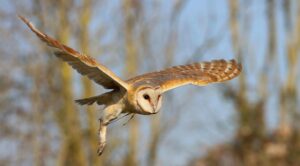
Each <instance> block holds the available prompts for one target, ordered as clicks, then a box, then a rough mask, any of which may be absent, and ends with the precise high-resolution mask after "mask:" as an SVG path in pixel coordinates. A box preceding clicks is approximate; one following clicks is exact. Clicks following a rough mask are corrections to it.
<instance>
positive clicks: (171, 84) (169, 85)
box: [19, 16, 242, 155]
mask: <svg viewBox="0 0 300 166" xmlns="http://www.w3.org/2000/svg"><path fill="white" fill-rule="evenodd" d="M19 18H20V19H21V20H22V21H23V22H25V24H26V25H27V26H28V27H29V28H30V29H31V30H32V31H33V32H34V33H35V34H36V35H37V36H38V37H39V38H40V39H41V40H42V41H43V42H45V43H46V44H47V45H49V46H51V47H54V48H56V49H58V51H56V52H55V53H54V54H55V55H56V56H57V57H58V58H60V59H62V60H63V61H65V62H67V63H68V64H69V65H70V66H72V67H73V68H74V69H75V70H77V71H78V72H79V73H80V74H82V75H84V76H87V77H88V78H89V79H91V80H93V81H94V82H96V83H97V84H99V85H102V86H103V87H104V88H106V89H112V91H110V92H107V93H104V94H101V95H98V96H94V97H89V98H85V99H79V100H76V102H77V103H78V104H81V105H91V104H93V103H97V104H98V105H104V106H105V108H104V110H103V116H102V117H101V118H100V125H99V147H98V154H99V155H101V154H102V152H103V149H104V147H105V144H106V130H107V125H108V124H109V123H110V122H112V121H113V120H114V119H116V118H118V116H119V115H120V114H121V113H126V114H127V115H128V114H133V115H134V114H142V115H150V114H156V113H157V112H158V111H159V110H160V108H161V105H162V94H163V93H164V92H166V91H168V90H171V89H174V88H176V87H179V86H183V85H187V84H194V85H207V84H209V83H215V82H223V81H227V80H230V79H232V78H234V77H236V76H238V75H239V74H240V72H241V70H242V66H241V65H240V64H238V63H237V62H236V61H235V60H230V61H225V60H213V61H211V62H200V63H194V64H189V65H182V66H174V67H170V68H167V69H165V70H162V71H158V72H151V73H146V74H143V75H140V76H136V77H133V78H131V79H129V80H127V81H123V80H121V79H120V78H119V77H117V76H116V75H115V74H114V73H113V72H112V71H110V70H109V69H107V68H106V67H105V66H103V65H102V64H100V63H97V62H96V60H95V59H94V58H92V57H90V56H88V55H85V54H82V53H79V52H77V51H75V50H74V49H72V48H70V47H68V46H66V45H64V44H61V43H60V42H59V41H57V40H55V39H53V38H52V37H50V36H48V35H46V34H44V33H42V32H41V31H39V30H37V29H36V28H35V27H34V26H33V25H32V24H31V23H30V22H29V21H28V20H27V19H25V18H24V17H22V16H19Z"/></svg>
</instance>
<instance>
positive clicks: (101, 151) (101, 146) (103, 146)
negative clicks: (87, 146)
mask: <svg viewBox="0 0 300 166" xmlns="http://www.w3.org/2000/svg"><path fill="white" fill-rule="evenodd" d="M104 148H105V142H102V143H99V146H98V150H97V153H98V156H101V155H102V153H103V151H104Z"/></svg>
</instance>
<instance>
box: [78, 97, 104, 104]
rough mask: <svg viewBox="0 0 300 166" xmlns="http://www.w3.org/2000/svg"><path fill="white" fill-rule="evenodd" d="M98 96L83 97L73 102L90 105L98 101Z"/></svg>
mask: <svg viewBox="0 0 300 166" xmlns="http://www.w3.org/2000/svg"><path fill="white" fill-rule="evenodd" d="M99 97H100V96H94V97H89V98H84V99H78V100H75V102H76V103H77V104H80V105H92V104H94V103H95V102H97V101H98V98H99Z"/></svg>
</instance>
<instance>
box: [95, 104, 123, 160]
mask: <svg viewBox="0 0 300 166" xmlns="http://www.w3.org/2000/svg"><path fill="white" fill-rule="evenodd" d="M121 112H122V110H121V109H105V110H104V116H103V117H101V118H100V119H99V121H100V123H99V130H98V132H99V144H98V150H97V153H98V155H99V156H100V155H101V154H102V152H103V150H104V147H105V144H106V133H107V131H106V130H107V126H108V124H109V123H110V122H111V121H113V120H114V119H116V118H117V117H118V116H119V115H120V114H121Z"/></svg>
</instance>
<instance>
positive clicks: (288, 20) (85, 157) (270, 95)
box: [0, 0, 300, 166]
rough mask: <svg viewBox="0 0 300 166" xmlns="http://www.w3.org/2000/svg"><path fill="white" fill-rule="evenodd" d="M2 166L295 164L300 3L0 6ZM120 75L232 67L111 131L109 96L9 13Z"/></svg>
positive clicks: (146, 0) (7, 0)
mask: <svg viewBox="0 0 300 166" xmlns="http://www.w3.org/2000/svg"><path fill="white" fill-rule="evenodd" d="M0 4H1V5H0V20H1V25H0V38H1V41H0V58H1V60H0V69H1V70H0V93H1V95H0V110H1V111H0V121H1V125H0V138H1V139H0V163H1V164H0V165H37V166H40V165H49V166H50V165H102V166H107V165H112V166H120V165H124V166H125V165H126V166H127V165H130V166H137V165H142V166H153V165H157V166H161V165H172V166H173V165H174V166H182V165H189V166H204V165H221V166H232V165H280V166H281V165H289V166H290V165H298V164H299V163H300V136H299V130H300V125H299V123H300V104H299V103H300V97H299V90H300V84H299V82H300V77H299V71H300V70H299V58H298V57H299V53H300V50H299V48H300V1H298V0H173V1H171V0H169V1H167V0H166V1H160V0H62V1H53V0H22V1H19V0H18V1H17V0H0ZM17 13H19V14H22V15H24V16H25V17H27V18H28V19H29V20H31V21H32V22H33V23H34V24H35V25H36V27H37V28H39V29H40V30H42V31H43V32H45V33H47V34H49V35H50V36H53V37H55V38H57V39H58V40H60V41H61V42H63V43H65V44H67V45H69V46H71V47H73V48H76V49H77V50H78V51H80V52H84V53H87V54H89V55H91V56H93V57H95V58H96V59H97V60H98V61H99V62H101V63H102V64H104V65H105V66H107V67H108V68H110V69H111V70H113V71H114V72H116V73H117V75H119V76H120V77H121V78H124V79H126V78H129V77H130V76H134V75H137V74H142V73H145V72H148V71H152V70H160V69H163V68H165V67H169V66H173V65H180V64H187V63H191V62H197V61H206V60H212V59H231V58H234V59H237V60H238V61H239V62H241V63H242V64H243V69H244V70H243V73H242V74H241V75H240V76H239V77H238V78H236V79H234V80H232V81H229V82H227V83H224V84H213V85H209V86H206V87H196V86H185V87H182V88H178V89H176V90H173V91H171V92H168V93H167V94H166V95H165V97H164V104H163V108H162V109H161V112H160V113H159V114H157V115H152V116H136V117H135V118H134V119H133V120H131V121H130V122H129V123H127V124H126V125H123V124H124V123H126V121H127V120H128V118H127V119H126V118H124V119H122V120H120V121H117V122H115V123H113V124H112V125H110V126H109V128H110V129H109V133H108V142H107V147H106V149H105V151H104V154H103V156H101V157H98V156H97V154H96V148H97V141H98V137H97V127H98V118H99V116H100V112H101V109H102V107H100V106H96V105H94V106H91V107H85V106H78V105H76V104H75V103H74V100H75V99H79V98H83V97H89V96H94V95H96V94H100V93H103V92H105V89H103V88H102V87H100V86H99V85H96V84H94V83H93V82H91V81H88V80H87V79H86V78H83V77H81V76H80V75H79V74H78V73H77V72H75V71H74V70H72V69H71V68H70V67H69V66H67V65H66V64H65V63H62V62H61V61H60V60H58V59H56V58H55V57H54V56H52V50H51V49H49V48H48V47H47V46H45V44H44V43H42V42H40V41H39V39H38V38H37V37H36V36H35V35H34V34H33V33H32V32H31V31H30V30H29V29H28V28H27V27H26V26H25V24H23V23H22V22H21V21H20V20H18V18H17V17H16V14H17Z"/></svg>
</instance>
